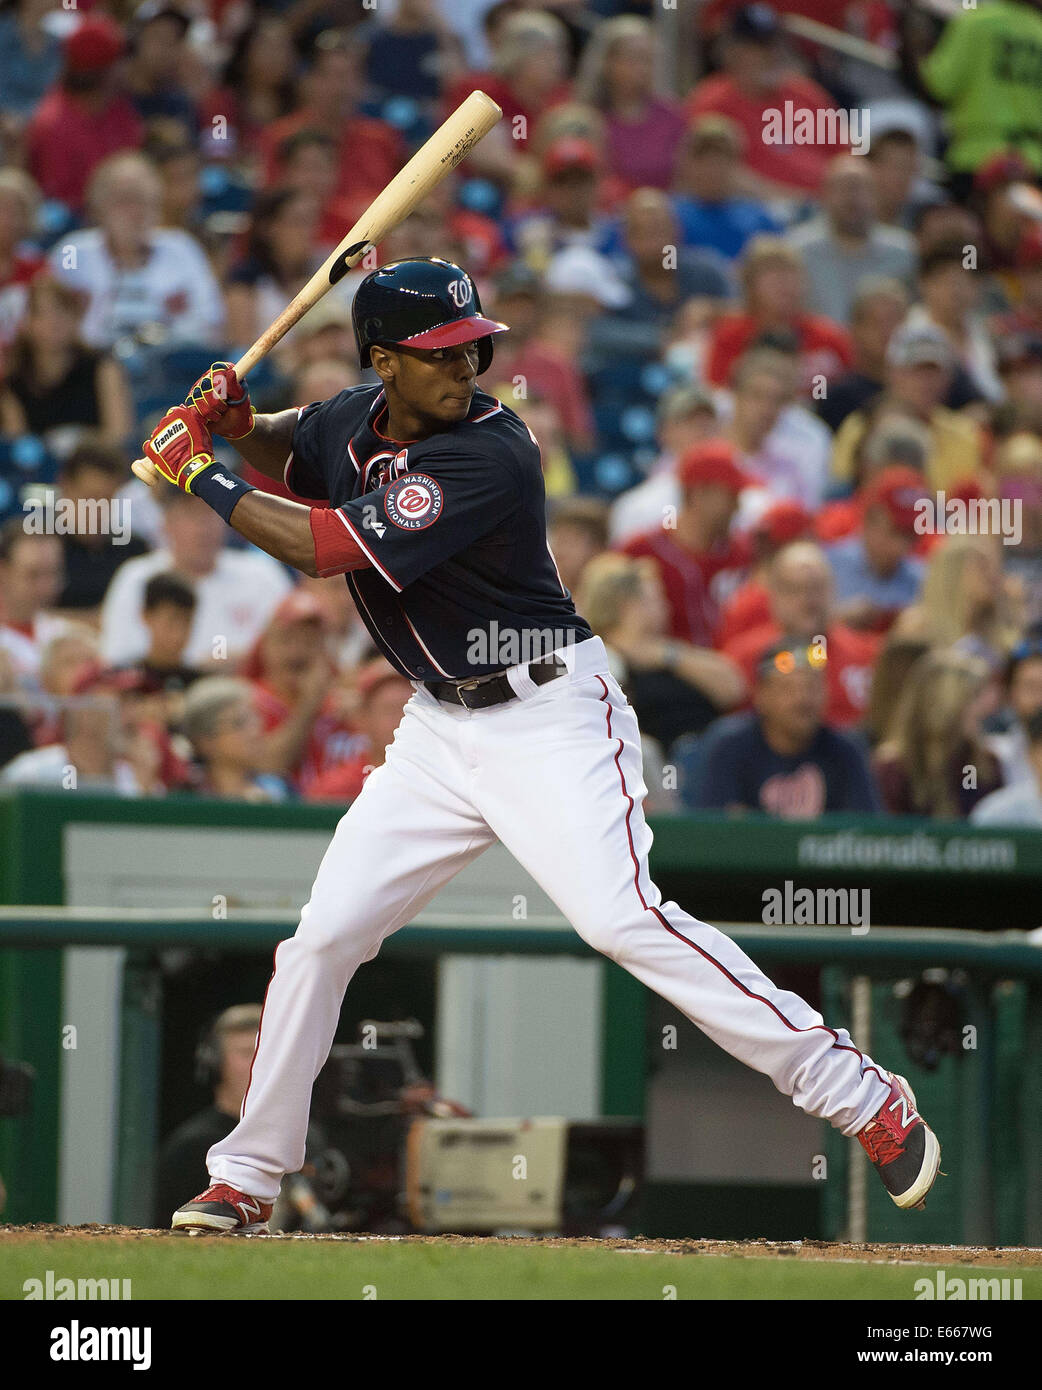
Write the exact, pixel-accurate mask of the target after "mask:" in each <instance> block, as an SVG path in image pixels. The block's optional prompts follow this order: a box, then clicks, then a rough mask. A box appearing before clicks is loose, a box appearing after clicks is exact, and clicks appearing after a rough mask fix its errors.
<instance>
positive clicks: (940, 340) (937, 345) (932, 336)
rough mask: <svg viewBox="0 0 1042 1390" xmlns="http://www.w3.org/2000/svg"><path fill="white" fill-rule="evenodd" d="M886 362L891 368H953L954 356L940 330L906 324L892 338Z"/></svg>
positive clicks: (921, 325) (925, 324) (928, 325)
mask: <svg viewBox="0 0 1042 1390" xmlns="http://www.w3.org/2000/svg"><path fill="white" fill-rule="evenodd" d="M886 360H887V363H888V365H889V366H891V367H924V366H934V367H951V366H952V365H953V362H954V354H953V352H952V347H951V344H950V343H949V342H948V339H947V338H946V337H945V336H944V334H943V333H942V332H941V330H940V329H939V328H933V327H932V326H931V325H930V324H928V323H924V324H908V323H905V324H902V325H901V327H900V328H898V329H897V331H896V332H895V333H894V335H893V336H892V337H891V339H890V342H889V344H888V345H887V349H886Z"/></svg>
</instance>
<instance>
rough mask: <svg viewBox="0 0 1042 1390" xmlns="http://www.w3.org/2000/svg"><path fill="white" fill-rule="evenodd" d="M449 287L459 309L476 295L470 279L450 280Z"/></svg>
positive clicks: (453, 300)
mask: <svg viewBox="0 0 1042 1390" xmlns="http://www.w3.org/2000/svg"><path fill="white" fill-rule="evenodd" d="M448 289H449V297H450V299H451V300H452V302H453V304H455V306H456V308H457V309H462V308H463V307H464V306H465V305H467V304H469V303H470V301H471V299H472V298H473V297H474V290H473V287H472V285H471V283H470V281H469V280H450V281H449V285H448Z"/></svg>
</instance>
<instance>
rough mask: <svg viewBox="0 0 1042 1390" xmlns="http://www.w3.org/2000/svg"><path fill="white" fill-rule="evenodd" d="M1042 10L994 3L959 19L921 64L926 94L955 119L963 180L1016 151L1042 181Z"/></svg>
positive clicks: (952, 159)
mask: <svg viewBox="0 0 1042 1390" xmlns="http://www.w3.org/2000/svg"><path fill="white" fill-rule="evenodd" d="M1040 3H1042V0H992V3H990V4H982V5H980V7H979V8H973V9H967V10H964V11H963V12H962V13H961V14H960V13H957V14H955V15H954V16H953V18H952V19H950V20H949V21H948V23H947V25H946V26H945V28H944V31H943V33H942V34H941V37H940V41H939V42H938V43H937V45H936V47H935V48H934V49H933V51H932V53H930V54H929V56H928V57H927V58H926V59H925V60H924V62H923V64H922V67H921V70H920V71H921V75H922V79H923V82H924V84H925V87H926V90H927V91H928V92H929V93H930V95H931V96H933V97H934V98H935V99H936V100H937V101H939V102H940V103H941V104H942V105H943V106H944V108H945V110H946V113H947V116H948V123H949V127H950V133H951V144H950V145H949V147H948V152H947V156H946V157H947V162H948V165H949V167H950V168H951V170H952V172H953V173H954V174H956V175H971V174H973V173H974V172H975V171H976V170H977V169H979V168H980V166H981V165H982V164H983V163H984V162H985V161H986V160H987V159H989V158H990V157H991V156H992V155H993V154H996V153H998V152H999V151H1000V150H1005V149H1010V148H1013V149H1016V150H1019V152H1020V153H1021V154H1022V155H1023V156H1024V158H1025V159H1026V160H1027V161H1028V163H1029V164H1030V165H1031V167H1032V168H1033V169H1034V170H1035V171H1036V172H1038V173H1042V13H1040V12H1039V5H1040Z"/></svg>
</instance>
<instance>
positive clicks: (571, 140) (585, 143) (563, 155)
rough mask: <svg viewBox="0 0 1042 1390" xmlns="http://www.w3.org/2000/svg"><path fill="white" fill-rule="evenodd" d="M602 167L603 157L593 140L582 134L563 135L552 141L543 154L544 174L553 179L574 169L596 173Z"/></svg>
mask: <svg viewBox="0 0 1042 1390" xmlns="http://www.w3.org/2000/svg"><path fill="white" fill-rule="evenodd" d="M600 167H601V157H600V154H599V153H598V150H597V146H596V145H595V144H594V143H593V141H592V140H587V139H586V138H585V137H584V136H582V135H561V136H558V138H557V139H556V140H554V141H552V142H551V143H550V144H549V145H548V146H547V149H546V152H545V154H544V155H543V174H544V175H545V177H546V178H548V179H552V178H554V177H555V176H556V175H557V174H562V173H566V172H568V173H570V172H571V171H572V170H573V169H585V170H587V171H588V172H589V173H591V174H593V173H596V172H597V171H598V170H599V169H600Z"/></svg>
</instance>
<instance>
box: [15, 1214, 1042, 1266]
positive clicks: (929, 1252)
mask: <svg viewBox="0 0 1042 1390" xmlns="http://www.w3.org/2000/svg"><path fill="white" fill-rule="evenodd" d="M96 1237H106V1238H109V1239H111V1238H113V1237H117V1238H119V1239H123V1240H181V1241H183V1240H186V1239H188V1237H186V1236H185V1235H184V1234H182V1233H181V1232H178V1231H158V1230H157V1231H150V1230H145V1229H143V1228H140V1227H137V1226H103V1225H100V1224H97V1223H91V1224H90V1225H85V1226H53V1225H45V1224H36V1225H29V1226H4V1225H0V1244H3V1243H18V1242H22V1241H24V1242H31V1241H39V1240H59V1239H60V1240H69V1239H80V1240H89V1239H92V1238H96ZM201 1238H202V1239H206V1237H201ZM210 1238H211V1239H221V1240H227V1239H234V1237H228V1236H217V1237H210ZM246 1239H247V1240H255V1241H276V1240H277V1241H290V1240H308V1241H340V1242H342V1243H345V1244H391V1243H393V1244H412V1245H452V1246H460V1245H473V1246H484V1245H518V1246H536V1245H538V1246H543V1247H545V1248H547V1249H550V1250H557V1249H562V1248H568V1249H577V1250H583V1249H587V1250H591V1249H601V1250H615V1251H618V1252H619V1253H620V1254H637V1255H732V1256H738V1257H744V1258H758V1259H787V1260H847V1261H858V1262H869V1263H879V1264H892V1263H907V1264H939V1265H944V1264H961V1265H990V1266H995V1265H1015V1266H1025V1265H1026V1266H1029V1267H1033V1268H1034V1267H1042V1249H1039V1248H1036V1247H1026V1246H985V1245H882V1244H871V1243H865V1244H852V1243H843V1242H839V1241H827V1240H792V1241H776V1240H660V1239H655V1240H651V1239H645V1238H644V1237H643V1236H631V1237H617V1238H614V1239H607V1240H596V1239H593V1238H581V1239H572V1238H566V1237H563V1236H457V1235H436V1236H420V1235H415V1236H371V1235H363V1234H360V1233H357V1232H351V1233H349V1234H337V1235H332V1234H331V1235H325V1234H322V1235H314V1234H308V1233H303V1232H293V1233H273V1234H272V1235H267V1236H266V1235H254V1236H247V1237H246Z"/></svg>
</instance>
